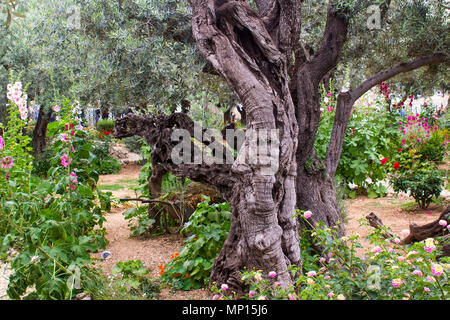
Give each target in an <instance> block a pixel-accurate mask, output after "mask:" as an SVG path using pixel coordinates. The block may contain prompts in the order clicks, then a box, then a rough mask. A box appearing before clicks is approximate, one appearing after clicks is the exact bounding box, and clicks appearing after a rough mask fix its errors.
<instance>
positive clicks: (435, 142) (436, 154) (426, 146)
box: [417, 130, 448, 162]
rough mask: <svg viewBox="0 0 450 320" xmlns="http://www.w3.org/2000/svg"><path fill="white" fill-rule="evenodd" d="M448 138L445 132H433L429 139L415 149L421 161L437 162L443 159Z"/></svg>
mask: <svg viewBox="0 0 450 320" xmlns="http://www.w3.org/2000/svg"><path fill="white" fill-rule="evenodd" d="M447 143H448V136H447V135H446V134H445V131H441V130H437V131H433V133H432V135H431V137H430V138H429V139H428V140H427V141H426V142H425V143H423V144H421V145H420V146H419V147H418V148H417V154H418V155H420V157H421V159H422V161H434V162H439V161H442V160H443V159H444V155H445V153H446V149H447V148H446V145H447Z"/></svg>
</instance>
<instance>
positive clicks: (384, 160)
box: [381, 158, 389, 164]
mask: <svg viewBox="0 0 450 320" xmlns="http://www.w3.org/2000/svg"><path fill="white" fill-rule="evenodd" d="M388 161H389V159H387V158H383V159H381V164H385V163H386V162H388Z"/></svg>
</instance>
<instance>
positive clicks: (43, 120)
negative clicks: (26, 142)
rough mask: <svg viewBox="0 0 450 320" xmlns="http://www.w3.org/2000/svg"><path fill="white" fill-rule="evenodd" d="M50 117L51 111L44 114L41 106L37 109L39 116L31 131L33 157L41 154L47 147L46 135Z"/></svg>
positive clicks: (43, 108)
mask: <svg viewBox="0 0 450 320" xmlns="http://www.w3.org/2000/svg"><path fill="white" fill-rule="evenodd" d="M51 115H52V111H51V110H50V111H49V112H45V107H44V106H41V107H40V109H39V115H38V119H37V122H36V125H35V127H34V130H33V139H32V146H33V154H34V155H35V156H37V155H39V154H41V153H42V152H43V151H44V149H45V146H46V145H47V141H46V139H45V138H46V135H47V126H48V123H49V121H50V117H51Z"/></svg>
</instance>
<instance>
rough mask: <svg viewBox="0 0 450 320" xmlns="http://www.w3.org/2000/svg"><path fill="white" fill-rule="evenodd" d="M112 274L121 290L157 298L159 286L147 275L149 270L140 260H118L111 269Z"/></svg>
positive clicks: (153, 298) (148, 297)
mask: <svg viewBox="0 0 450 320" xmlns="http://www.w3.org/2000/svg"><path fill="white" fill-rule="evenodd" d="M112 276H113V279H115V281H116V283H117V284H118V285H119V288H120V290H121V291H125V292H128V293H130V294H131V295H139V296H145V297H146V298H147V299H152V300H156V299H158V295H159V292H160V287H159V285H158V284H157V283H156V282H154V281H153V280H152V279H151V278H150V277H149V272H148V270H147V268H145V266H144V264H143V263H142V261H140V260H129V261H126V262H118V263H117V264H116V266H115V267H114V269H113V270H112Z"/></svg>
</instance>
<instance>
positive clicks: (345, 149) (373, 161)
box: [314, 91, 400, 197]
mask: <svg viewBox="0 0 450 320" xmlns="http://www.w3.org/2000/svg"><path fill="white" fill-rule="evenodd" d="M322 98H323V99H322V101H323V102H322V104H321V111H322V113H321V119H320V126H319V129H318V131H317V134H316V139H315V141H314V149H315V151H316V153H317V155H318V156H319V157H320V158H321V159H324V158H325V156H326V152H327V148H328V145H329V142H330V134H331V131H332V129H333V125H334V116H335V113H336V97H335V96H334V95H333V94H326V93H325V92H324V91H322ZM325 101H327V103H325ZM398 119H399V115H397V114H393V113H389V112H386V111H385V109H384V108H382V107H380V106H377V105H373V106H370V105H369V106H355V107H354V108H353V110H352V115H351V116H350V120H349V123H348V127H347V135H346V137H345V139H344V143H343V146H342V153H341V158H340V160H339V164H338V167H337V170H336V176H339V177H341V181H340V183H341V184H342V185H343V186H345V188H344V189H345V196H347V197H355V196H356V192H355V191H352V190H350V188H348V187H347V185H348V184H349V183H353V184H356V185H357V186H358V189H360V190H366V191H367V192H368V194H370V195H371V196H376V197H378V196H384V195H385V194H386V190H385V189H383V188H382V187H380V185H379V184H378V182H379V181H382V180H384V179H385V178H386V172H385V170H384V169H383V166H382V165H381V164H380V159H381V158H382V157H383V156H382V155H384V156H387V157H389V156H390V155H391V154H392V152H394V151H395V146H396V144H397V141H398V139H399V136H400V131H399V130H398V125H397V123H398ZM368 181H371V182H368Z"/></svg>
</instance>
